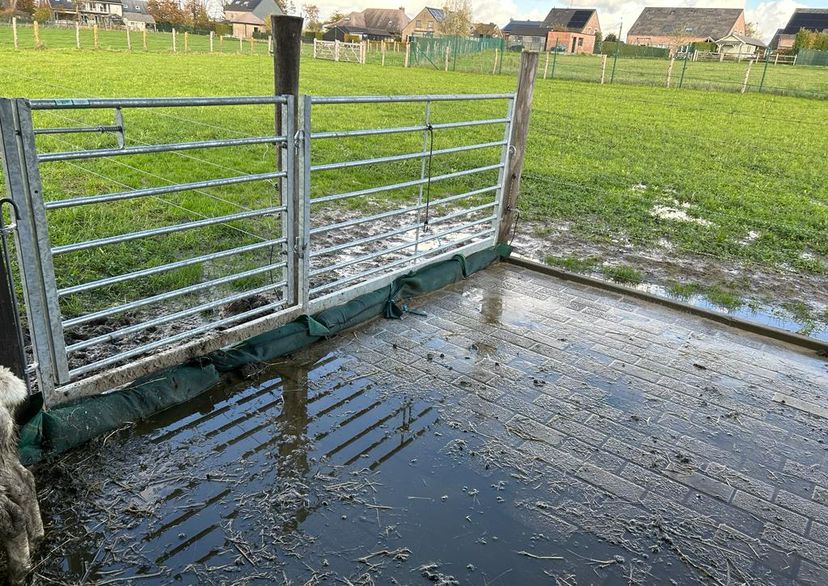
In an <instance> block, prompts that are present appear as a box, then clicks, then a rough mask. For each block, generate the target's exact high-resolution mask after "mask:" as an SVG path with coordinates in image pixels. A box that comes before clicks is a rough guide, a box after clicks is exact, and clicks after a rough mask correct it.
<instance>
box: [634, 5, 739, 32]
mask: <svg viewBox="0 0 828 586" xmlns="http://www.w3.org/2000/svg"><path fill="white" fill-rule="evenodd" d="M743 13H744V10H743V9H741V8H667V7H659V6H647V7H646V8H644V10H642V11H641V15H640V16H639V17H638V19H637V20H636V21H635V24H633V25H632V26H631V27H630V30H629V31H628V32H627V35H631V36H669V35H687V36H693V37H703V38H711V39H720V38H722V37H723V36H725V35H727V34H728V33H730V31H731V30H733V26H734V25H735V24H736V20H737V19H738V18H739V16H741V15H742V14H743Z"/></svg>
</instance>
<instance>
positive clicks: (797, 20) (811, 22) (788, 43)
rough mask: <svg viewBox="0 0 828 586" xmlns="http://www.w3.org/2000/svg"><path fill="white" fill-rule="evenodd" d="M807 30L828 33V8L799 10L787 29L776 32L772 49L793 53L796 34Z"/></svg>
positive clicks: (771, 43)
mask: <svg viewBox="0 0 828 586" xmlns="http://www.w3.org/2000/svg"><path fill="white" fill-rule="evenodd" d="M802 29H805V30H808V31H812V32H817V33H822V32H825V33H828V8H797V9H796V10H794V13H793V15H791V19H790V20H789V21H788V24H787V25H785V28H781V29H779V30H778V31H776V34H775V35H773V39H771V42H770V47H771V48H772V49H775V50H777V51H791V50H792V49H793V46H794V41H795V40H796V33H798V32H799V31H800V30H802Z"/></svg>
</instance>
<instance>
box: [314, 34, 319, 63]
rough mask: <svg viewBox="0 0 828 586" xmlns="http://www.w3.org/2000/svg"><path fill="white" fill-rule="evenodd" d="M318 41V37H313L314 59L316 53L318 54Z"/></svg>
mask: <svg viewBox="0 0 828 586" xmlns="http://www.w3.org/2000/svg"><path fill="white" fill-rule="evenodd" d="M318 42H319V39H317V38H316V37H313V58H314V59H316V55H317V51H318V49H317V43H318Z"/></svg>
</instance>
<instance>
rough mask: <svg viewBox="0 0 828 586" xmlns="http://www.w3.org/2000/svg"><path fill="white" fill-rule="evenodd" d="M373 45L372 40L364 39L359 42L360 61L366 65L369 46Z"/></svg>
mask: <svg viewBox="0 0 828 586" xmlns="http://www.w3.org/2000/svg"><path fill="white" fill-rule="evenodd" d="M370 46H371V41H362V42H361V43H360V44H359V62H360V63H361V64H363V65H365V61H367V57H368V47H370Z"/></svg>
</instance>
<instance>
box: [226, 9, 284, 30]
mask: <svg viewBox="0 0 828 586" xmlns="http://www.w3.org/2000/svg"><path fill="white" fill-rule="evenodd" d="M271 14H283V12H282V9H281V8H279V5H278V4H276V2H275V0H233V1H232V2H231V3H230V4H228V5H227V6H225V7H224V18H225V20H226V21H227V22H228V23H230V24H232V25H233V36H234V37H238V38H240V39H247V38H250V37H252V36H253V33H261V32H264V31H266V30H267V23H266V20H267V19H269V18H270V15H271Z"/></svg>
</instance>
